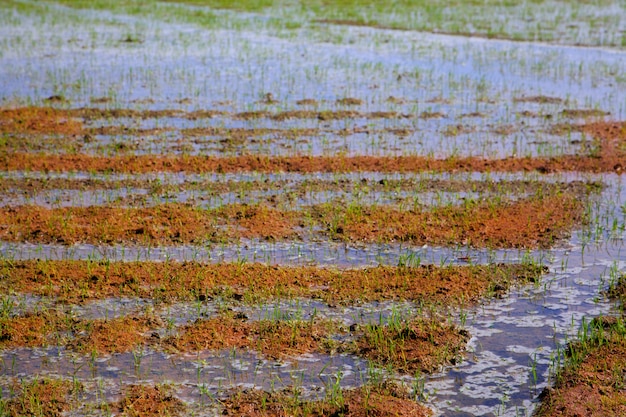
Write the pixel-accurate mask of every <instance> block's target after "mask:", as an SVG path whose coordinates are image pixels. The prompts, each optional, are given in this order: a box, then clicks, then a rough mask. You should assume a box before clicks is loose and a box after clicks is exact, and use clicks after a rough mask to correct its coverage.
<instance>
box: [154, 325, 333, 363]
mask: <svg viewBox="0 0 626 417" xmlns="http://www.w3.org/2000/svg"><path fill="white" fill-rule="evenodd" d="M332 327H334V326H332V324H331V323H330V322H319V321H317V322H312V321H307V322H304V321H299V320H290V321H278V320H261V321H247V320H246V318H245V317H233V316H231V315H221V316H220V317H216V318H213V319H207V320H198V321H196V322H195V323H192V324H189V325H186V326H184V327H183V328H182V329H180V330H179V332H178V334H177V335H176V336H172V337H169V338H167V339H165V340H164V341H163V345H164V346H165V348H166V349H171V350H173V351H176V352H189V351H199V350H205V349H211V350H217V349H230V348H248V349H254V350H256V351H258V352H261V353H262V354H263V355H265V356H266V357H269V358H274V359H279V358H284V357H286V356H293V355H300V354H303V353H308V352H315V351H324V350H325V349H322V347H323V345H324V343H328V340H329V338H330V335H331V334H332V332H333V330H335V331H336V328H335V329H332Z"/></svg>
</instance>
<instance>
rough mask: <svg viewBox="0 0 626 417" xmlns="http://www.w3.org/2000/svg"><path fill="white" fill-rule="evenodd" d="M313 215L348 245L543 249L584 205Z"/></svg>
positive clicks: (570, 200)
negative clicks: (393, 243) (376, 243)
mask: <svg viewBox="0 0 626 417" xmlns="http://www.w3.org/2000/svg"><path fill="white" fill-rule="evenodd" d="M339 210H342V211H340V212H339V213H337V211H338V208H337V207H336V206H334V205H330V204H329V205H325V206H323V207H321V208H320V209H318V210H316V211H315V212H314V213H316V214H317V215H318V216H319V217H320V218H322V219H326V220H325V223H326V224H327V228H328V229H329V231H330V232H331V234H333V235H334V237H338V238H342V239H346V240H350V241H355V240H356V241H397V240H400V241H411V242H414V243H417V244H423V243H428V244H434V245H458V244H462V245H470V246H474V247H492V248H495V247H528V248H530V247H535V248H536V247H541V248H548V247H551V246H553V245H554V243H555V242H556V241H557V240H558V239H560V238H562V237H564V236H566V235H567V234H568V233H569V231H570V230H571V229H572V228H573V227H574V226H575V225H578V224H580V223H581V221H582V214H583V206H582V204H581V201H580V200H579V199H578V198H577V197H575V196H573V195H566V194H562V195H556V196H546V197H545V198H539V199H527V200H521V201H518V202H514V203H509V204H501V205H494V206H492V207H490V206H489V205H488V204H482V205H476V206H473V207H457V206H451V207H441V208H439V207H438V208H436V209H433V210H432V211H422V210H417V211H414V210H410V211H400V210H397V209H394V208H389V207H386V206H383V207H375V208H360V207H357V208H355V209H350V208H348V210H345V211H343V210H344V209H343V208H341V209H339Z"/></svg>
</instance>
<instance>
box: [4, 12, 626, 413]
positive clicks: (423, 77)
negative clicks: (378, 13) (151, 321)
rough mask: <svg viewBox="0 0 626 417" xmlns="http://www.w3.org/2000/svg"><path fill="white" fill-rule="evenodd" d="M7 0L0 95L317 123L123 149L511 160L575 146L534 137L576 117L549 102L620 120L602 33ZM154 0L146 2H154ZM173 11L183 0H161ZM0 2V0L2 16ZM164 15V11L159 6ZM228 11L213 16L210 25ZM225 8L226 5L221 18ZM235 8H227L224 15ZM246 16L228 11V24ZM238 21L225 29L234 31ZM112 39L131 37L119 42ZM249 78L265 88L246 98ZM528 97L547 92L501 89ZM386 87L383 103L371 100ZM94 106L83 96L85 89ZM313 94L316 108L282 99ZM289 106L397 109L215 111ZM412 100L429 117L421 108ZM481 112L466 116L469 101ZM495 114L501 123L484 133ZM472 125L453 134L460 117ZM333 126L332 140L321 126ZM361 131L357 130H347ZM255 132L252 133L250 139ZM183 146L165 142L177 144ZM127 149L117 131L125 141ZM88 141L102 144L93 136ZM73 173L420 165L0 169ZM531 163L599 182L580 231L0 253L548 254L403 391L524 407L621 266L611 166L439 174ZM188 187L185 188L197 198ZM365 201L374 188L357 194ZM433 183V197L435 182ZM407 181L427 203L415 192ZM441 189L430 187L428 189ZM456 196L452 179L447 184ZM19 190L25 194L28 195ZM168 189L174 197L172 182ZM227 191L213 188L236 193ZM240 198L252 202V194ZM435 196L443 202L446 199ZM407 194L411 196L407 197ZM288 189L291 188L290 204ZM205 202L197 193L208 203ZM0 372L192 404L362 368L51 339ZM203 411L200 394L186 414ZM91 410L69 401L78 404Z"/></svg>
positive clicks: (378, 260)
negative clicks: (309, 22)
mask: <svg viewBox="0 0 626 417" xmlns="http://www.w3.org/2000/svg"><path fill="white" fill-rule="evenodd" d="M18 3H19V4H20V5H22V6H25V7H24V8H23V10H21V11H11V12H8V13H0V102H2V103H3V105H7V106H18V105H24V104H35V105H49V103H48V102H46V101H45V99H46V98H47V97H50V96H52V95H56V94H60V95H63V96H64V97H65V98H66V99H67V103H60V104H58V105H59V106H71V107H81V106H91V107H93V106H100V107H113V108H133V109H180V110H184V111H194V110H207V109H209V110H222V111H225V112H229V113H230V114H228V115H224V116H219V117H213V118H205V119H200V120H188V119H185V118H177V117H172V118H165V119H159V120H154V119H148V120H131V119H120V120H108V121H93V122H90V126H106V125H113V126H128V127H132V128H154V127H163V128H173V129H175V130H180V129H184V128H192V127H206V126H214V127H225V128H242V127H243V128H281V129H290V128H316V129H320V131H321V132H322V133H321V134H318V135H313V136H306V137H303V138H301V141H293V140H290V139H287V138H284V137H281V136H280V135H275V136H271V137H263V138H261V139H260V140H259V141H258V142H251V141H246V142H244V143H240V144H235V145H232V146H226V145H224V144H223V143H221V142H219V140H220V139H223V138H215V137H208V136H207V137H201V138H199V139H197V140H195V141H194V140H192V138H186V137H184V136H183V135H181V134H179V133H178V132H174V133H173V134H169V133H168V134H166V135H156V136H154V137H148V138H146V140H144V141H138V140H137V141H136V142H137V143H136V144H135V145H136V147H137V148H136V149H133V150H131V151H128V152H129V153H132V152H134V153H154V152H168V153H178V152H183V151H184V152H186V153H202V154H216V155H236V154H239V153H242V152H248V153H254V154H271V155H292V154H308V155H324V154H336V153H342V154H346V155H351V154H373V155H396V154H402V155H410V154H419V155H431V156H435V157H447V156H464V155H480V156H491V157H501V156H513V155H515V156H520V155H554V154H563V153H572V152H577V151H584V150H585V149H583V147H582V144H581V142H582V138H581V136H580V135H576V134H574V135H571V136H559V135H552V134H550V133H548V130H549V128H550V127H551V126H554V125H555V124H559V123H564V122H580V121H582V120H576V119H570V118H567V117H565V116H564V115H563V114H562V111H563V110H566V109H577V108H583V109H598V110H603V111H605V112H608V113H610V115H609V116H607V117H608V118H611V119H615V120H620V119H624V118H625V117H626V96H624V94H622V93H621V92H622V91H623V90H624V87H625V84H624V83H625V82H626V80H625V79H624V78H623V74H624V73H626V59H625V57H626V52H625V51H623V50H608V49H603V48H581V47H564V46H553V45H547V44H541V43H533V42H509V41H499V40H486V39H476V38H471V39H470V38H464V37H458V36H446V35H432V34H425V33H418V32H410V31H390V30H381V29H373V28H361V27H339V26H321V27H318V26H312V27H302V28H297V29H293V30H289V31H282V32H280V33H276V31H275V30H274V29H272V28H271V27H268V26H262V29H261V30H258V24H259V22H258V21H259V19H262V17H259V16H258V15H254V14H246V15H245V18H244V17H237V18H235V17H234V16H235V14H234V13H231V12H222V14H221V15H220V16H221V17H222V18H223V19H224V20H225V21H227V22H230V21H231V20H232V21H233V22H235V21H236V24H235V23H233V24H232V25H231V26H232V27H229V26H228V24H224V25H222V26H220V27H211V26H209V27H203V26H200V25H197V24H195V23H192V22H186V21H185V18H184V17H179V18H174V20H172V21H169V22H165V21H160V20H158V19H154V18H145V17H139V16H125V15H120V14H116V13H109V12H96V11H77V10H73V9H68V8H65V7H62V6H56V5H45V4H42V3H41V2H35V1H18ZM167 7H170V6H167V5H164V4H161V5H159V9H160V8H167ZM176 7H178V8H179V9H180V10H183V11H185V10H188V9H187V8H186V6H176ZM4 10H6V8H5V6H3V11H4ZM167 10H170V9H167ZM229 19H230V20H229ZM236 19H239V20H236ZM242 22H243V23H242ZM246 22H247V23H246ZM237 25H240V26H237ZM128 37H130V38H131V40H132V38H133V37H134V38H136V40H137V42H124V40H125V39H127V38H128ZM267 93H272V95H273V97H274V98H275V99H276V100H277V101H278V102H277V103H274V104H268V103H264V102H263V98H264V97H265V95H266V94H267ZM535 95H542V96H547V97H552V98H558V99H559V100H556V101H557V102H555V103H544V104H540V103H534V102H524V101H518V100H516V99H518V98H523V97H529V96H535ZM344 97H355V98H358V99H361V100H362V101H363V103H362V104H360V105H357V106H342V105H339V104H338V103H337V100H338V99H341V98H344ZM390 97H391V99H390ZM102 98H104V99H105V100H104V101H105V103H100V102H95V101H102V100H98V99H102ZM302 98H312V99H315V100H317V101H318V104H317V105H315V106H304V107H302V106H300V107H299V106H298V105H297V104H296V101H297V100H299V99H302ZM298 108H305V109H315V110H355V111H358V112H360V113H361V114H365V113H367V112H372V111H394V112H398V113H400V114H407V115H409V116H410V117H408V118H401V119H393V120H386V119H366V118H364V117H362V116H358V117H354V118H347V119H344V120H338V121H333V120H318V119H293V120H287V121H282V122H278V121H276V120H272V119H270V118H261V119H258V120H252V121H244V120H240V119H237V118H235V117H232V113H236V112H242V111H254V110H267V111H270V112H271V113H278V112H280V111H284V110H293V109H298ZM424 112H430V113H435V112H439V113H441V114H440V115H439V116H438V117H431V118H428V117H426V116H425V115H424ZM478 113H480V115H477V114H478ZM503 127H505V128H506V129H504V130H502V131H501V133H498V132H496V130H497V129H498V128H503ZM383 128H406V129H408V130H410V131H411V133H410V134H409V135H408V136H406V137H401V136H398V135H395V134H389V133H380V134H373V135H372V134H366V133H363V132H365V131H372V132H376V131H377V130H378V131H380V130H381V129H383ZM470 128H471V129H470ZM343 130H347V131H349V132H350V133H349V134H347V135H343V134H339V132H340V131H343ZM359 132H361V133H359ZM268 139H269V140H268ZM128 141H132V138H129V137H126V136H98V137H96V138H95V140H94V142H93V143H91V144H89V145H86V146H85V150H86V151H87V152H89V151H92V152H96V151H98V149H99V148H98V147H99V146H100V147H105V148H106V147H107V146H108V147H109V148H111V149H114V146H115V144H116V143H118V142H128ZM181 141H182V143H181ZM131 144H132V143H131ZM109 148H107V149H109ZM7 177H26V178H27V177H32V178H55V177H58V178H76V179H90V178H91V179H102V180H107V181H120V182H123V181H125V180H127V179H131V178H144V179H152V180H159V181H166V182H168V183H174V184H185V183H189V182H193V181H216V182H217V181H230V180H234V181H264V180H268V181H275V180H286V181H292V182H298V181H304V180H307V179H311V178H317V179H326V180H341V179H349V180H351V181H355V182H356V181H359V180H361V179H362V178H367V179H368V180H372V181H380V180H383V179H390V178H393V179H403V178H421V177H422V174H376V173H355V174H311V175H304V174H257V173H246V174H224V175H222V174H207V175H185V174H178V173H176V174H168V173H157V174H148V175H143V176H129V175H122V174H111V175H99V174H91V173H86V172H76V173H67V174H55V173H34V172H11V173H2V178H7ZM486 177H489V178H492V179H494V180H498V179H518V178H530V179H537V178H540V179H541V181H558V180H562V179H563V180H572V179H592V180H606V181H607V182H608V183H609V188H607V189H606V190H605V191H604V192H603V194H602V195H601V197H600V198H599V199H598V200H597V201H598V203H597V204H596V206H595V207H594V209H593V210H592V212H591V226H590V227H589V228H587V229H585V230H582V231H580V230H579V231H575V233H574V235H573V237H572V238H571V239H569V240H566V241H564V242H562V243H561V244H560V245H559V246H558V247H557V248H556V249H554V250H550V251H529V252H524V251H517V250H515V251H513V250H500V251H490V250H476V249H469V248H464V247H458V248H437V247H428V246H425V247H414V246H411V245H405V244H396V243H390V244H378V245H358V244H345V243H337V242H326V241H301V242H273V243H269V242H260V241H242V242H241V243H240V244H238V245H209V246H206V247H193V246H175V247H151V248H148V247H136V246H128V247H122V246H113V247H110V246H93V245H84V244H78V245H73V246H63V245H35V244H29V243H22V244H12V243H6V242H1V243H0V255H1V256H2V257H4V258H9V259H36V258H41V259H111V260H126V261H132V260H156V261H162V260H166V259H169V260H181V261H182V260H199V261H206V262H232V261H240V262H243V261H247V262H267V263H280V264H295V265H302V264H315V265H321V266H332V267H363V266H368V265H378V264H390V265H398V264H399V263H401V262H406V261H408V260H412V261H415V260H419V261H420V262H422V263H425V264H426V263H430V264H448V263H458V264H464V263H467V262H468V261H471V262H473V263H487V262H514V261H520V260H528V259H533V260H535V261H538V262H539V261H540V262H545V263H546V264H548V265H549V266H550V273H549V274H547V275H546V276H545V277H544V279H543V281H542V282H541V283H539V284H537V285H536V286H528V287H523V288H518V289H515V290H513V291H512V292H511V294H510V295H509V296H507V297H505V298H504V299H501V300H491V301H489V300H486V301H485V302H484V304H483V305H480V306H478V307H476V308H473V309H468V310H464V311H452V312H450V314H451V319H454V320H457V321H458V322H459V323H460V324H464V325H465V326H466V327H467V329H468V330H469V331H470V333H471V334H472V335H473V338H472V341H471V343H470V347H471V350H472V352H471V353H470V354H468V355H467V358H466V359H465V361H464V362H463V363H461V364H460V365H457V366H455V367H453V368H450V369H446V370H444V371H443V372H442V373H440V374H437V375H433V376H431V377H428V378H427V379H426V380H425V385H424V389H423V391H421V392H420V395H421V397H422V398H423V399H425V400H426V402H427V403H428V404H429V405H431V406H432V407H434V408H435V409H436V411H437V413H438V414H440V415H445V416H465V415H485V416H500V415H505V416H515V417H519V416H528V415H530V414H531V413H532V410H533V408H534V405H535V403H534V401H535V400H536V396H537V394H538V393H539V392H540V391H541V389H542V388H543V387H544V386H545V385H546V384H547V383H549V382H550V375H551V374H550V372H551V371H552V370H554V368H555V366H556V365H557V364H558V363H559V355H560V353H559V352H560V350H562V348H563V346H564V344H565V343H566V342H567V341H568V340H571V339H572V338H575V337H576V334H577V331H578V329H579V327H580V324H581V322H582V320H583V319H585V320H588V319H591V318H593V317H595V316H598V315H600V314H611V312H612V305H611V303H610V302H609V301H607V300H606V299H604V298H603V296H602V295H601V293H600V290H601V289H602V288H604V287H605V286H606V284H607V282H608V279H609V276H610V274H611V273H612V274H616V273H618V272H623V271H626V262H624V259H626V256H624V253H623V251H622V244H623V239H624V223H625V222H624V209H623V207H624V205H625V204H626V196H625V193H624V190H623V188H624V187H623V186H622V182H621V179H620V178H619V177H616V176H614V175H605V176H591V175H574V174H571V175H562V176H538V175H530V176H523V175H520V174H490V175H486V174H467V175H457V174H446V175H440V176H439V178H457V179H458V178H461V179H463V178H466V179H484V178H486ZM143 192H144V190H128V189H126V190H113V191H106V192H104V191H103V192H102V194H99V193H91V192H87V193H80V194H78V195H77V194H75V193H73V192H72V191H68V190H53V191H50V192H49V193H44V194H42V195H35V196H30V197H26V199H22V198H23V197H17V198H16V199H15V200H12V201H11V200H6V199H3V201H2V202H1V203H0V204H2V205H7V204H21V203H23V202H29V203H35V204H41V205H47V204H49V205H51V206H54V205H71V206H77V205H83V204H84V205H90V204H100V203H107V202H108V201H110V200H116V199H117V198H125V197H127V196H128V195H129V194H135V195H136V194H140V195H141V194H142V193H143ZM196 195H198V194H196ZM373 195H374V196H375V197H373V198H374V199H375V200H377V199H379V198H380V204H383V203H387V202H389V201H388V198H390V197H388V196H378V195H376V194H373ZM440 195H441V194H440ZM329 196H332V197H347V196H346V195H343V194H336V195H335V194H329V195H325V196H324V195H323V196H316V195H310V196H307V198H308V200H306V201H320V202H323V201H325V198H330V197H329ZM415 196H417V197H418V198H423V199H424V200H425V201H426V202H427V203H428V202H432V200H433V199H432V198H431V196H430V195H426V196H420V195H419V194H413V195H412V194H406V195H400V197H402V198H404V197H407V198H411V197H415ZM446 197H447V196H446V195H445V194H443V201H444V202H445V203H447V202H448V200H446ZM455 197H458V194H455ZM28 198H30V199H31V200H28ZM176 198H177V199H180V200H185V199H186V198H188V196H187V195H184V194H181V195H178V196H177V197H176ZM238 198H239V197H238V196H235V195H230V194H229V195H227V196H226V201H232V202H239V201H240V200H238ZM246 198H250V199H251V200H246V201H248V202H249V201H254V198H257V196H255V195H248V196H247V197H246ZM451 199H452V197H451ZM420 201H421V200H420ZM300 203H301V204H304V201H303V202H298V204H300ZM211 204H213V203H212V202H210V201H209V202H207V203H206V205H207V206H210V205H211ZM9 301H10V302H11V303H13V304H14V305H16V307H15V309H14V311H15V312H24V311H31V310H32V309H36V308H40V307H51V308H52V307H54V308H69V307H67V306H58V305H55V303H54V300H49V299H40V298H36V297H29V296H24V295H16V296H13V295H12V296H11V297H9V298H5V299H4V300H3V302H7V303H8V302H9ZM231 307H232V308H234V309H239V310H245V312H246V314H247V315H248V316H249V317H250V318H251V319H262V318H265V317H268V316H269V317H276V316H279V317H283V318H284V317H302V318H310V317H311V316H312V315H313V314H318V315H320V316H327V317H332V318H337V319H340V320H342V321H343V322H344V323H345V324H346V325H349V324H351V323H353V322H358V321H359V320H361V321H363V322H368V321H376V320H384V319H385V318H386V317H388V316H389V315H391V314H394V313H395V312H397V311H402V312H403V313H404V314H407V315H410V314H414V313H415V309H414V306H412V305H411V304H410V303H381V304H368V305H361V306H350V307H329V306H326V305H323V304H321V303H319V302H316V301H310V300H309V301H307V300H280V301H277V302H275V303H268V304H265V305H260V306H246V307H241V306H236V305H235V306H231ZM218 308H220V306H219V305H217V304H216V303H209V302H206V303H200V304H184V303H180V304H174V305H171V306H162V305H155V304H154V303H153V302H151V301H149V300H126V299H116V300H102V301H97V302H91V303H87V304H85V305H81V306H73V307H71V309H72V311H73V312H74V314H76V315H77V316H79V317H85V318H106V317H116V316H118V315H120V314H134V313H141V312H145V311H155V312H156V314H159V315H160V316H161V317H162V318H164V319H165V320H168V319H171V320H172V321H173V323H174V324H175V325H182V324H185V323H188V322H190V321H192V320H194V319H195V318H197V317H208V316H211V315H212V314H214V313H215V312H216V311H217V309H218ZM0 359H1V361H0V386H2V389H3V392H2V394H3V397H6V395H7V394H8V393H9V388H8V387H9V386H10V385H11V383H12V380H13V378H22V377H23V378H28V377H32V376H34V375H52V376H54V375H56V376H62V377H64V378H68V379H71V378H77V380H79V381H80V382H82V383H83V384H84V385H85V387H86V388H87V389H86V392H87V393H88V394H87V398H86V400H88V401H90V402H96V403H98V402H102V401H105V400H106V401H108V400H111V399H114V398H116V397H118V396H119V394H120V390H121V385H126V384H131V383H134V382H145V383H149V382H172V383H174V388H175V389H176V390H177V393H178V395H180V396H181V397H182V398H183V399H185V400H188V401H190V402H193V404H195V406H199V405H200V404H202V403H204V402H205V401H206V402H211V401H212V400H211V398H212V397H213V396H216V395H217V396H219V395H221V394H223V393H224V392H225V390H227V389H228V388H231V387H235V386H240V387H262V388H265V389H269V388H272V387H273V388H280V387H282V386H289V385H301V386H302V387H303V390H304V392H305V394H307V395H311V396H314V395H318V394H319V395H323V390H324V388H325V387H327V386H328V385H329V384H333V382H334V381H335V380H336V378H338V377H340V378H341V385H342V386H356V385H360V384H362V383H363V382H364V381H365V380H367V378H369V377H371V375H372V373H376V372H380V371H377V370H373V369H372V368H370V367H369V366H368V365H367V364H366V363H365V361H363V360H360V359H358V358H353V357H349V356H333V357H329V356H322V355H310V356H302V357H299V358H289V359H287V360H285V361H281V362H276V361H268V360H265V359H263V358H260V357H259V356H258V355H256V354H255V353H254V352H240V351H237V352H232V351H229V352H199V353H197V354H195V355H165V354H163V353H160V352H154V351H145V352H134V354H132V353H129V354H122V355H110V356H102V357H93V358H92V357H90V355H88V354H77V353H74V352H68V351H65V350H62V349H57V348H49V349H15V350H5V351H2V352H0ZM395 377H397V378H399V379H402V380H405V381H406V383H407V385H409V386H419V385H420V383H421V381H422V378H423V376H420V377H419V378H417V380H416V379H415V378H414V377H415V376H411V375H396V376H395ZM202 412H203V411H202V410H201V409H200V410H199V411H198V415H201V413H202ZM81 413H82V414H94V413H95V414H97V413H98V411H97V410H93V409H85V410H81V411H80V412H79V413H78V414H81Z"/></svg>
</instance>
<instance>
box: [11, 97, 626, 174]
mask: <svg viewBox="0 0 626 417" xmlns="http://www.w3.org/2000/svg"><path fill="white" fill-rule="evenodd" d="M530 99H532V100H540V101H541V100H550V99H552V98H545V97H529V98H521V100H530ZM215 115H224V114H223V113H222V112H214V111H202V112H193V113H187V112H182V111H178V110H155V111H139V110H130V109H119V110H101V109H73V110H59V109H54V108H37V107H25V108H20V109H11V110H6V109H5V110H0V132H4V133H30V134H40V133H47V134H66V135H77V134H85V133H88V131H87V130H86V129H84V128H83V126H82V123H81V122H80V121H77V120H75V118H80V119H83V120H91V119H100V118H119V117H132V118H139V119H144V118H160V117H182V118H188V119H196V118H206V117H212V116H215ZM563 115H564V116H567V117H572V118H589V117H598V116H602V115H604V113H602V112H599V111H597V110H577V109H573V110H572V109H570V110H564V111H563ZM232 116H233V117H235V118H243V119H250V118H258V117H269V118H271V119H274V120H285V119H289V118H317V119H321V120H334V119H344V118H354V117H365V118H397V117H408V116H407V115H399V114H397V113H393V112H373V113H364V114H361V113H358V112H354V111H351V110H339V111H322V112H316V111H308V110H294V111H285V112H280V113H269V112H265V111H258V112H245V113H238V114H234V115H232ZM440 116H441V115H440V114H437V113H422V114H421V115H420V116H419V117H422V118H430V117H440ZM623 127H624V122H604V121H597V122H591V123H587V124H583V125H571V126H569V128H570V129H577V130H582V131H585V132H587V133H589V134H591V135H592V136H593V137H595V138H598V139H601V141H602V143H601V146H600V148H601V149H600V151H599V152H598V153H597V154H594V155H576V156H571V155H563V156H555V157H551V158H531V157H526V158H517V157H511V158H505V159H485V158H479V157H467V158H448V159H432V158H427V157H419V156H401V157H375V156H353V157H330V156H320V157H301V156H291V157H260V156H239V157H230V158H229V157H206V156H189V155H186V156H180V157H171V156H156V155H144V156H114V157H101V156H88V155H81V154H70V155H68V154H65V155H32V154H28V153H18V152H11V153H5V154H3V155H2V156H1V157H0V169H2V170H27V169H30V170H40V171H46V170H52V171H73V170H81V171H97V172H137V173H142V172H154V171H168V172H182V171H185V172H242V171H259V172H276V171H289V172H319V171H322V172H347V171H382V172H420V171H465V172H468V171H474V172H485V171H539V172H557V171H584V172H611V171H615V172H622V170H623V167H624V166H625V164H626V162H625V161H626V157H625V154H624V152H623V149H622V148H623V146H621V147H620V146H617V147H616V146H615V144H614V143H613V142H614V140H615V139H616V138H615V137H614V136H610V135H611V134H616V135H618V136H619V135H623ZM111 129H116V128H115V127H113V128H111ZM192 130H193V129H192ZM218 130H219V129H218ZM188 133H189V134H192V132H191V131H190V132H188ZM204 133H205V132H204ZM204 133H203V134H204ZM222 133H224V132H222ZM258 133H259V132H256V133H254V132H246V131H245V129H241V130H236V129H235V130H232V132H230V133H229V134H228V138H229V139H228V140H234V141H237V140H245V138H246V137H249V136H248V135H250V134H258ZM283 133H285V134H287V135H289V133H288V131H284V132H283ZM283 133H281V135H282V134H283ZM301 133H302V132H298V131H297V130H294V133H293V135H292V137H296V136H297V135H298V134H301ZM216 134H220V133H219V132H217V131H216ZM294 135H295V136H294ZM238 138H239V139H238ZM622 142H623V141H622ZM622 145H623V144H622ZM16 149H19V148H16Z"/></svg>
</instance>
